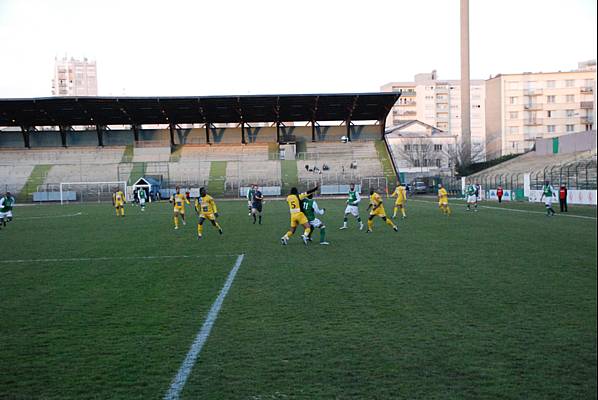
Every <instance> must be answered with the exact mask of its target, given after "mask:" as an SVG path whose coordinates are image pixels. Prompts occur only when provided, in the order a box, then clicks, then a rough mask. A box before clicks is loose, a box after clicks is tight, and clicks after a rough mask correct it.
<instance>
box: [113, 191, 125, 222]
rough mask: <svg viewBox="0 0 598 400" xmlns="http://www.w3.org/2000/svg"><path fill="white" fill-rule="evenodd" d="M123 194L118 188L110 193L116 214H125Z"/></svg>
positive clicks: (122, 215)
mask: <svg viewBox="0 0 598 400" xmlns="http://www.w3.org/2000/svg"><path fill="white" fill-rule="evenodd" d="M125 203H126V199H125V194H124V193H123V192H122V190H120V189H116V191H115V192H114V193H113V194H112V205H113V206H114V208H115V209H116V216H117V217H118V216H121V217H124V216H125Z"/></svg>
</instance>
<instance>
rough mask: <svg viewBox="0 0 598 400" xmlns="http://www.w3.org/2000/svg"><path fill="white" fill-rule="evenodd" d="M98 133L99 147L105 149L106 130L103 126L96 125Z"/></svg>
mask: <svg viewBox="0 0 598 400" xmlns="http://www.w3.org/2000/svg"><path fill="white" fill-rule="evenodd" d="M96 133H97V134H98V146H100V147H104V129H103V127H102V125H96Z"/></svg>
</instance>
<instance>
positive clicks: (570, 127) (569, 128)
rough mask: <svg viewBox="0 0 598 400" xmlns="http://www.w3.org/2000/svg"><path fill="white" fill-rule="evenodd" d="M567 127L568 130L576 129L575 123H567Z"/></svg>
mask: <svg viewBox="0 0 598 400" xmlns="http://www.w3.org/2000/svg"><path fill="white" fill-rule="evenodd" d="M566 128H567V129H566V130H567V132H573V131H574V130H575V125H572V124H567V126H566Z"/></svg>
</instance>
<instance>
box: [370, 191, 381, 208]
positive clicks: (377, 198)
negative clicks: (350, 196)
mask: <svg viewBox="0 0 598 400" xmlns="http://www.w3.org/2000/svg"><path fill="white" fill-rule="evenodd" d="M380 203H382V197H381V196H380V195H379V194H378V193H376V192H374V194H373V195H371V196H370V204H371V205H372V206H374V207H376V206H377V205H379V204H380Z"/></svg>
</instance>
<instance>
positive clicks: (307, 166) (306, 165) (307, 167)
mask: <svg viewBox="0 0 598 400" xmlns="http://www.w3.org/2000/svg"><path fill="white" fill-rule="evenodd" d="M305 170H306V171H308V172H309V165H308V164H305Z"/></svg>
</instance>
